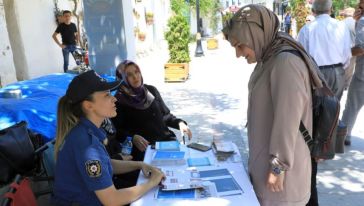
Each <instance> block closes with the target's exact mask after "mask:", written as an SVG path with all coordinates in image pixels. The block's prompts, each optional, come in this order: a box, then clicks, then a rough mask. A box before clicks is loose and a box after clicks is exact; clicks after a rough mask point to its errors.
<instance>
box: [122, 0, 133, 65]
mask: <svg viewBox="0 0 364 206" xmlns="http://www.w3.org/2000/svg"><path fill="white" fill-rule="evenodd" d="M122 7H123V14H124V26H125V28H124V29H125V39H126V50H127V51H128V56H127V59H129V60H132V61H135V60H136V48H135V36H134V20H133V5H132V3H131V1H122Z"/></svg>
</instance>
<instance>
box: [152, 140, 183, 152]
mask: <svg viewBox="0 0 364 206" xmlns="http://www.w3.org/2000/svg"><path fill="white" fill-rule="evenodd" d="M155 149H156V150H158V151H180V144H179V142H178V141H165V142H156V143H155Z"/></svg>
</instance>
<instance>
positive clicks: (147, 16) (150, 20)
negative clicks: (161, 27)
mask: <svg viewBox="0 0 364 206" xmlns="http://www.w3.org/2000/svg"><path fill="white" fill-rule="evenodd" d="M145 20H146V22H147V25H152V24H153V22H154V14H153V12H147V13H146V14H145Z"/></svg>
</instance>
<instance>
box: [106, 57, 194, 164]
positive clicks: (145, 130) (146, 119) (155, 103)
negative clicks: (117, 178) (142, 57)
mask: <svg viewBox="0 0 364 206" xmlns="http://www.w3.org/2000/svg"><path fill="white" fill-rule="evenodd" d="M116 77H117V78H118V79H120V80H122V83H121V86H120V87H119V88H118V91H117V92H116V94H115V97H116V99H117V102H116V107H117V113H118V115H117V116H116V117H115V118H113V119H112V121H113V123H114V125H115V127H116V130H117V135H116V137H117V138H121V139H125V138H126V136H131V137H133V146H134V147H133V152H132V156H133V158H134V160H142V159H143V158H144V151H145V150H146V148H147V146H148V145H149V144H155V142H156V141H168V140H174V139H175V138H176V135H175V134H174V133H173V132H172V131H171V130H170V129H169V128H168V127H172V128H175V129H179V130H180V131H181V132H183V133H187V135H188V137H189V138H192V133H191V130H190V129H189V127H188V126H187V123H186V122H185V121H184V120H182V119H179V118H176V117H175V116H174V115H173V114H171V113H170V110H169V109H168V107H167V106H166V105H165V103H164V101H163V99H162V97H161V95H160V93H159V92H158V90H157V88H155V87H154V86H151V85H147V84H144V83H143V77H142V74H141V72H140V69H139V66H138V65H137V64H136V63H134V62H132V61H129V60H125V61H123V62H122V63H120V64H119V65H118V67H117V68H116ZM121 141H122V140H121Z"/></svg>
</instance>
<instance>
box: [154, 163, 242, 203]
mask: <svg viewBox="0 0 364 206" xmlns="http://www.w3.org/2000/svg"><path fill="white" fill-rule="evenodd" d="M162 171H163V172H164V174H165V175H166V179H165V180H164V181H163V182H162V187H161V188H160V190H163V191H180V190H190V189H195V188H203V187H205V186H206V185H207V184H213V185H215V189H216V196H230V195H240V194H243V190H242V189H241V187H240V186H239V184H238V183H237V182H236V180H235V179H234V177H233V176H232V175H231V174H230V172H229V170H227V169H226V168H216V167H204V168H202V167H201V168H198V169H187V170H172V169H163V170H162ZM183 194H185V193H183Z"/></svg>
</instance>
